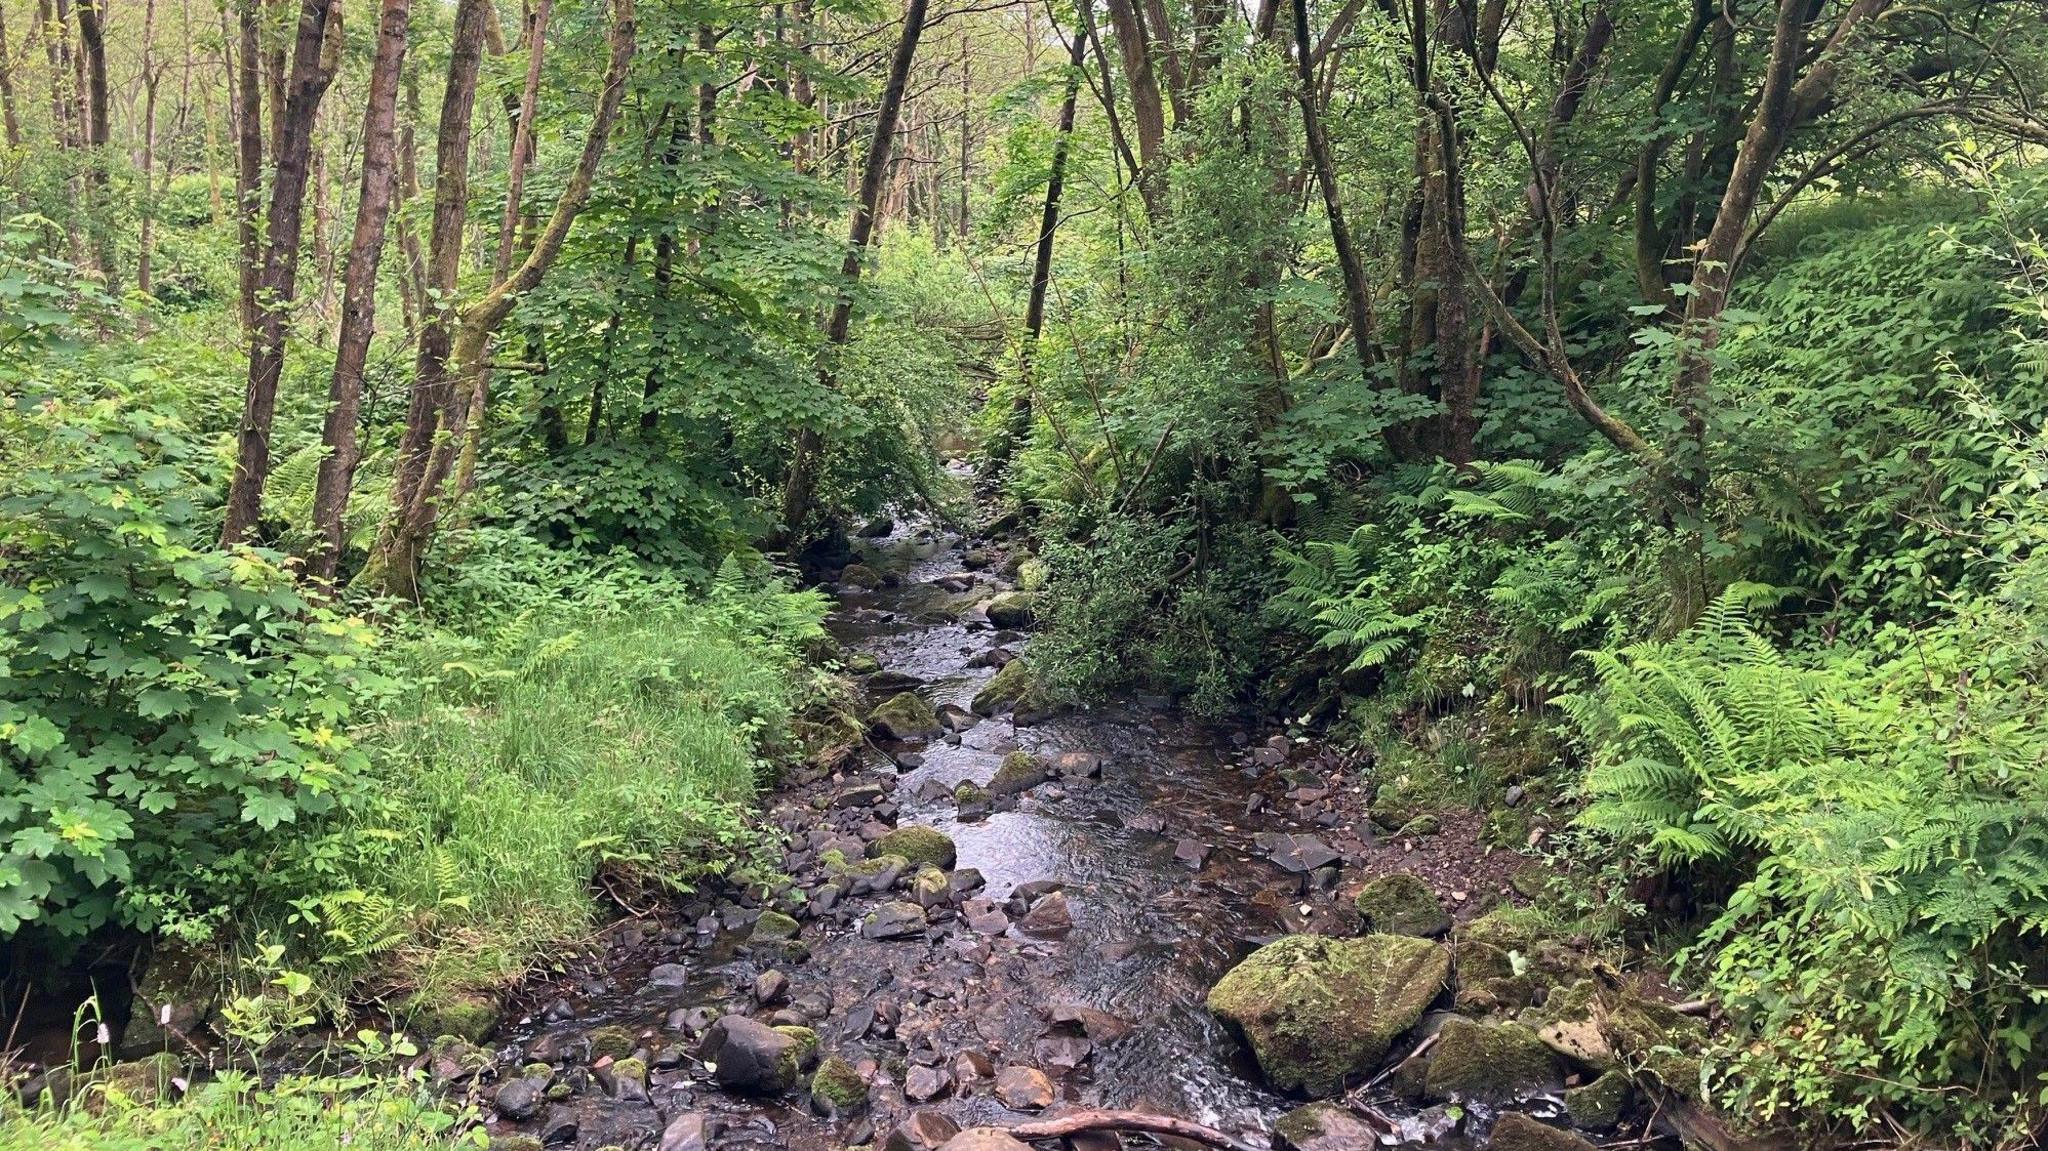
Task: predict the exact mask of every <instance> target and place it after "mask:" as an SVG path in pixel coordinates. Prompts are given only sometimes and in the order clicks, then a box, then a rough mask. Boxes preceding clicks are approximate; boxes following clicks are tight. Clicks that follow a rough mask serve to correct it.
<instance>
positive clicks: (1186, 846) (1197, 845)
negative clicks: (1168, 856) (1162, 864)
mask: <svg viewBox="0 0 2048 1151" xmlns="http://www.w3.org/2000/svg"><path fill="white" fill-rule="evenodd" d="M1209 851H1210V848H1209V845H1208V844H1206V843H1203V842H1201V841H1200V840H1196V839H1181V840H1179V841H1177V842H1175V843H1174V845H1173V861H1174V862H1175V863H1178V864H1181V865H1182V866H1184V867H1186V868H1187V869H1188V870H1190V871H1200V870H1202V865H1203V864H1206V863H1208V862H1209Z"/></svg>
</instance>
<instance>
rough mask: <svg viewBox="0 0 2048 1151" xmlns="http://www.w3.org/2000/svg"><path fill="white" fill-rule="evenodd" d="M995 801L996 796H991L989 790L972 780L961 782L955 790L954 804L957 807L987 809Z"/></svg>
mask: <svg viewBox="0 0 2048 1151" xmlns="http://www.w3.org/2000/svg"><path fill="white" fill-rule="evenodd" d="M994 799H995V796H993V795H990V794H989V790H988V788H985V787H983V786H982V785H980V784H978V783H976V782H974V781H973V780H971V779H963V780H961V781H960V785H959V786H958V787H955V788H954V789H953V804H954V806H956V807H987V806H988V805H989V804H990V803H991V802H993V801H994Z"/></svg>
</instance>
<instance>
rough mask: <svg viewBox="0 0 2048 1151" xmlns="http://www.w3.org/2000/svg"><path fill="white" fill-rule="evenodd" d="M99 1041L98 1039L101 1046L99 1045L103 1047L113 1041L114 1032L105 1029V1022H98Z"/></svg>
mask: <svg viewBox="0 0 2048 1151" xmlns="http://www.w3.org/2000/svg"><path fill="white" fill-rule="evenodd" d="M99 1041H100V1046H101V1047H105V1046H107V1045H109V1044H111V1043H113V1041H114V1033H113V1032H112V1031H110V1030H108V1029H107V1025H106V1024H104V1023H102V1024H100V1029H99Z"/></svg>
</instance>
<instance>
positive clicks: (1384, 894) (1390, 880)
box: [1356, 871, 1451, 937]
mask: <svg viewBox="0 0 2048 1151" xmlns="http://www.w3.org/2000/svg"><path fill="white" fill-rule="evenodd" d="M1356 905H1357V907H1358V917H1359V919H1360V920H1361V921H1362V922H1363V925H1364V927H1365V929H1366V930H1367V931H1377V932H1382V933H1384V934H1387V935H1418V936H1424V937H1428V936H1433V935H1442V934H1443V933H1445V932H1446V931H1449V930H1450V929H1451V917H1450V914H1449V913H1448V912H1446V911H1445V910H1444V904H1443V901H1442V900H1440V899H1438V898H1437V897H1436V892H1434V891H1432V890H1430V886H1429V884H1428V883H1427V882H1426V881H1425V880H1423V878H1422V877H1421V876H1419V875H1416V874H1414V873H1412V872H1407V871H1398V872H1395V873H1394V874H1392V875H1382V876H1380V877H1379V878H1378V879H1375V880H1373V881H1372V882H1371V883H1368V884H1366V885H1365V887H1364V888H1362V889H1360V891H1359V893H1358V898H1357V900H1356Z"/></svg>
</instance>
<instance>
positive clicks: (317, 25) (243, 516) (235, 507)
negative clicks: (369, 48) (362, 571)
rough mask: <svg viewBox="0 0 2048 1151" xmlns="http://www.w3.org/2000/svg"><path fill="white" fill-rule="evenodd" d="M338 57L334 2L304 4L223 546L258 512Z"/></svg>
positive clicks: (305, 0)
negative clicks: (318, 121) (304, 225)
mask: <svg viewBox="0 0 2048 1151" xmlns="http://www.w3.org/2000/svg"><path fill="white" fill-rule="evenodd" d="M340 52H341V27H340V12H339V10H338V9H337V7H336V5H335V2H334V0H301V4H300V6H299V29H298V36H297V37H296V39H295V41H294V43H293V46H292V65H291V79H290V83H289V85H288V87H287V90H286V94H285V114H284V126H285V131H284V135H283V137H282V139H281V140H280V144H281V145H282V146H281V147H280V148H279V149H278V151H277V160H276V164H275V167H274V170H273V172H272V176H271V188H270V213H269V216H270V218H269V221H268V228H267V231H266V234H265V237H264V251H263V275H262V278H261V279H260V280H259V281H258V284H257V294H258V299H257V302H256V303H257V312H258V315H257V321H256V329H255V332H254V333H253V335H252V338H251V339H250V342H249V385H248V391H247V393H246V394H245V395H244V396H243V399H242V421H241V426H240V428H239V429H238V431H237V433H236V451H235V473H234V477H233V479H231V480H230V481H229V482H228V506H227V518H226V521H225V522H224V523H223V524H222V526H221V534H220V538H221V546H223V547H233V546H235V545H236V544H239V543H242V542H243V540H244V539H245V537H246V536H247V535H248V534H249V532H250V530H251V529H252V528H254V527H255V526H256V522H257V520H258V519H260V518H261V517H262V514H263V486H264V483H265V481H267V480H268V479H269V476H270V427H271V422H272V420H273V419H274V418H275V416H276V414H277V385H278V381H279V380H280V379H281V378H282V376H283V374H284V352H285V335H286V330H287V327H288V324H289V321H290V318H291V310H292V305H293V303H294V302H295V300H296V296H297V289H298V274H299V239H300V232H301V230H302V229H301V226H300V225H301V220H302V212H303V209H304V207H305V199H306V177H307V169H308V166H309V164H308V161H309V160H310V159H311V156H312V150H313V121H314V117H315V114H316V113H317V112H318V111H319V109H320V100H321V98H322V97H323V96H325V95H326V94H327V86H328V84H330V83H332V82H333V80H334V72H335V68H336V66H337V64H338V63H339V57H340Z"/></svg>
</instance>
